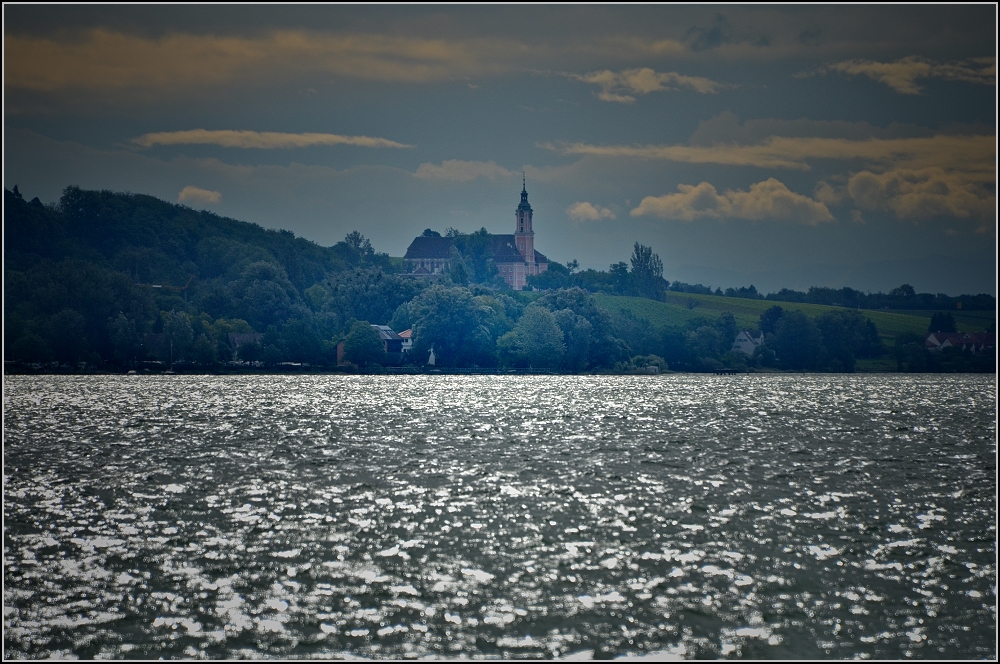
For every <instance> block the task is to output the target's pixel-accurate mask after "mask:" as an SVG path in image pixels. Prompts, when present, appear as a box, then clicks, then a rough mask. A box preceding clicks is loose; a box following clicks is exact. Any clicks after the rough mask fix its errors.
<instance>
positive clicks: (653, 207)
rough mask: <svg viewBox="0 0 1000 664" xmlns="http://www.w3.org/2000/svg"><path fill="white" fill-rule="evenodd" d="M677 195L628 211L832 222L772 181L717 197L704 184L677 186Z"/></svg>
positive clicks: (825, 212)
mask: <svg viewBox="0 0 1000 664" xmlns="http://www.w3.org/2000/svg"><path fill="white" fill-rule="evenodd" d="M677 189H678V191H679V193H676V194H666V195H664V196H647V197H645V198H643V199H642V202H641V203H639V206H638V207H637V208H635V209H634V210H632V212H631V215H632V216H633V217H639V216H644V215H652V216H655V217H660V218H662V219H679V220H681V221H694V220H696V219H748V220H751V221H764V220H769V221H788V222H794V223H800V224H808V225H813V226H814V225H816V224H818V223H820V222H826V221H833V215H832V214H830V210H829V209H827V207H826V205H824V204H823V203H821V202H819V201H815V200H813V199H811V198H809V197H808V196H803V195H801V194H796V193H795V192H793V191H790V190H789V189H788V187H786V186H785V185H784V184H783V183H781V182H779V181H778V180H776V179H774V178H768V179H767V180H765V181H763V182H758V183H756V184H754V185H751V187H750V190H749V191H732V190H727V191H726V192H724V193H722V194H719V192H718V191H717V190H716V189H715V187H714V186H712V185H711V184H709V183H708V182H702V183H701V184H699V185H697V186H694V185H690V184H680V185H677Z"/></svg>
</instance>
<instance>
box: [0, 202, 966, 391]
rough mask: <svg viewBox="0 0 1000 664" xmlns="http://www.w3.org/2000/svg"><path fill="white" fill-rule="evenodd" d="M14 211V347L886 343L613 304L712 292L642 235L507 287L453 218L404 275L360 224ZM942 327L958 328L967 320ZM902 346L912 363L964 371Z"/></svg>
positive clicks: (486, 350)
mask: <svg viewBox="0 0 1000 664" xmlns="http://www.w3.org/2000/svg"><path fill="white" fill-rule="evenodd" d="M4 220H5V231H6V232H5V245H4V279H5V309H4V326H5V328H4V329H5V348H4V355H5V359H7V360H13V361H16V362H21V363H51V362H56V363H59V364H61V365H64V366H67V365H68V366H69V367H72V366H75V365H76V364H78V363H80V362H86V363H87V364H89V365H91V366H92V367H96V368H106V369H112V370H123V369H126V368H131V367H139V366H140V364H141V363H142V362H150V361H158V362H162V363H163V364H164V365H166V364H178V363H180V364H182V365H185V366H187V367H191V368H193V369H195V370H213V369H217V368H219V367H220V366H222V364H223V363H225V362H227V361H230V360H232V359H233V358H234V357H235V358H238V359H239V360H242V361H244V362H252V363H262V364H264V365H276V364H279V363H286V362H292V363H308V364H310V365H320V366H327V367H332V366H334V365H335V364H336V362H337V344H338V342H339V341H341V340H343V341H344V347H343V352H344V354H345V357H346V359H347V360H349V361H351V362H353V363H355V364H357V365H358V366H367V367H371V366H374V365H386V364H394V363H399V362H402V361H409V362H411V363H415V364H424V363H425V362H426V361H427V358H428V356H429V355H430V352H431V350H432V349H433V351H434V354H435V357H436V362H437V364H438V365H439V366H446V367H513V368H535V369H552V370H560V371H569V372H582V371H632V370H636V371H644V370H646V368H647V367H649V366H656V367H658V368H659V369H660V370H665V369H667V368H670V369H673V370H681V371H711V370H714V369H721V368H736V369H740V368H748V367H761V368H766V367H774V368H778V369H788V370H833V371H853V370H854V368H855V363H856V360H857V359H859V358H870V357H876V356H878V355H880V354H882V353H884V352H885V351H884V349H883V348H882V345H881V342H880V341H879V338H878V333H877V330H876V329H875V326H874V325H873V324H872V322H871V321H870V320H868V319H867V318H865V317H864V316H863V314H862V313H860V312H858V311H857V310H850V309H844V310H838V311H833V312H829V313H826V314H823V315H821V316H819V317H816V318H809V317H807V316H805V315H804V314H802V313H800V312H795V311H788V312H786V311H783V310H782V309H781V307H778V306H775V307H772V308H771V309H769V310H768V311H766V312H765V313H764V314H763V315H762V316H761V319H760V321H759V330H760V331H761V332H762V333H763V334H764V343H763V344H762V345H761V346H760V348H758V349H757V351H756V352H755V353H754V354H753V355H752V356H747V355H744V354H742V353H740V352H738V351H733V350H732V345H733V340H734V339H735V337H736V335H737V334H738V332H739V330H738V328H737V325H736V321H735V318H734V317H733V315H732V314H729V313H724V314H722V315H720V316H718V317H717V318H714V319H711V318H696V319H694V320H692V321H691V322H690V323H687V324H685V325H677V326H671V325H666V326H654V325H651V324H650V323H649V321H646V320H643V319H637V318H635V317H633V316H632V315H631V314H629V313H627V312H625V311H622V312H615V313H614V314H612V313H611V312H608V311H606V310H605V309H603V308H601V307H600V306H598V304H597V302H596V300H595V298H594V296H593V292H594V291H605V292H612V293H619V294H630V295H637V296H643V297H649V298H654V299H655V298H660V297H662V295H663V293H664V292H666V291H667V290H675V291H678V290H686V291H687V292H700V291H698V289H700V288H703V287H700V286H690V285H688V284H680V283H678V282H674V283H673V284H670V283H668V282H667V281H666V280H665V279H664V278H663V264H662V261H660V259H659V257H658V256H657V255H656V254H655V253H653V251H652V249H651V248H649V247H646V246H644V245H641V244H639V243H636V244H635V246H634V251H633V254H632V257H631V260H630V262H629V263H625V262H621V263H617V264H615V265H612V266H611V269H610V270H609V271H607V272H598V271H594V270H585V271H578V266H577V264H576V262H575V261H573V262H571V263H570V264H569V265H566V266H563V265H560V264H558V263H552V264H551V266H552V267H550V270H549V272H547V273H545V274H543V275H539V277H537V278H533V280H532V283H534V284H535V286H537V287H542V286H545V285H548V286H549V288H548V289H547V290H546V291H545V292H543V293H541V294H538V293H515V292H512V291H510V290H508V289H506V287H505V284H504V283H503V281H502V279H500V278H499V277H498V275H497V273H496V266H495V265H494V264H493V262H492V253H491V251H492V250H491V247H490V238H489V234H488V233H487V232H486V231H485V229H482V230H480V231H477V232H476V233H471V234H461V233H457V232H455V231H453V230H451V229H449V230H448V231H447V232H448V234H449V235H450V236H452V237H454V238H455V244H454V246H455V255H454V256H453V269H452V270H451V271H450V272H449V273H448V274H446V275H444V278H442V279H437V280H426V279H416V278H412V277H408V276H406V275H403V274H401V273H400V267H401V266H400V265H398V264H397V263H396V262H394V261H393V260H392V259H390V258H389V257H388V256H387V255H386V254H381V253H378V252H376V251H375V250H374V248H373V247H372V246H371V243H370V242H369V241H368V240H367V239H365V238H364V237H363V236H362V235H361V234H360V233H357V232H353V233H351V234H349V235H348V236H347V237H346V238H345V239H344V240H343V241H341V242H338V243H337V244H335V245H334V246H332V247H321V246H319V245H316V244H314V243H312V242H309V241H307V240H304V239H302V238H296V237H295V236H294V235H293V234H291V233H289V232H287V231H271V230H265V229H263V228H261V227H260V226H257V225H254V224H248V223H245V222H239V221H235V220H232V219H225V218H222V217H219V216H217V215H214V214H212V213H209V212H202V211H195V210H192V209H190V208H187V207H184V206H180V205H171V204H169V203H165V202H163V201H160V200H157V199H155V198H152V197H150V196H141V195H133V194H120V193H112V192H107V191H83V190H80V189H79V188H76V187H70V188H67V189H66V190H65V192H64V194H63V196H62V198H61V199H60V200H59V202H58V203H57V204H55V205H52V206H46V205H42V204H41V203H40V202H39V201H38V199H37V198H36V199H34V200H32V201H30V202H29V201H25V200H24V199H23V197H22V196H21V195H20V193H19V192H17V191H16V188H15V191H5V193H4ZM425 233H431V234H433V233H434V232H433V231H430V230H428V231H426V232H425ZM546 275H548V276H546ZM706 290H707V289H706ZM751 290H752V288H751ZM754 292H755V291H754ZM371 323H376V324H388V325H389V326H390V327H392V328H393V329H395V330H397V331H399V330H405V329H411V330H412V340H413V351H412V353H410V355H409V356H408V359H406V360H404V359H403V358H401V357H399V356H398V355H396V356H391V355H387V354H386V353H385V350H384V347H383V345H382V342H381V341H380V340H379V339H378V336H377V334H376V333H375V332H374V330H373V329H372V327H371ZM933 325H937V326H938V327H939V328H940V329H942V330H945V329H953V328H954V320H953V319H951V320H949V319H948V318H945V317H940V318H935V321H934V323H932V326H933ZM900 348H902V350H899V349H897V356H898V357H900V358H902V359H901V360H900V363H901V364H900V366H901V367H904V365H905V367H904V368H908V367H917V366H925V367H926V366H931V367H932V368H933V367H935V366H937V367H939V368H942V370H947V369H948V368H949V367H954V366H958V365H956V364H955V362H952V363H951V364H948V363H947V362H945V363H944V364H941V362H940V361H939V360H936V359H933V358H932V359H931V360H928V359H927V358H926V357H924V356H923V355H921V356H920V358H922V359H919V361H918V359H914V358H916V355H915V354H914V353H912V352H910V351H911V350H912V349H911V348H910V347H908V346H905V345H904V346H901V347H900ZM911 356H912V357H911ZM921 362H922V364H921ZM934 362H937V364H934ZM963 366H964V365H963ZM970 366H971V365H970ZM977 366H978V365H977Z"/></svg>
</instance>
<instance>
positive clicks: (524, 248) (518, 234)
mask: <svg viewBox="0 0 1000 664" xmlns="http://www.w3.org/2000/svg"><path fill="white" fill-rule="evenodd" d="M514 214H515V216H516V218H517V225H516V226H515V228H514V241H515V243H516V244H517V250H518V252H519V253H520V254H521V256H523V257H524V260H525V262H527V263H534V262H535V231H534V230H532V228H531V216H532V210H531V205H530V204H529V203H528V186H527V180H526V179H525V177H524V172H523V171H522V173H521V202H520V204H518V206H517V210H516V211H515V213H514Z"/></svg>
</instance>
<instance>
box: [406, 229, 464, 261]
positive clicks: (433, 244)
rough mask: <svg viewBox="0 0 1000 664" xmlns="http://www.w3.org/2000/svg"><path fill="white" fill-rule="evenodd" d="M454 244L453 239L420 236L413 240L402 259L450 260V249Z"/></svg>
mask: <svg viewBox="0 0 1000 664" xmlns="http://www.w3.org/2000/svg"><path fill="white" fill-rule="evenodd" d="M454 244H455V239H454V238H450V237H425V236H423V235H421V236H420V237H415V238H413V242H411V243H410V248H409V249H407V250H406V255H405V256H403V258H445V259H447V258H451V247H452V246H453V245H454Z"/></svg>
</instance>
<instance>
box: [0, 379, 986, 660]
mask: <svg viewBox="0 0 1000 664" xmlns="http://www.w3.org/2000/svg"><path fill="white" fill-rule="evenodd" d="M996 390H997V385H996V377H995V376H969V375H964V376H941V375H934V376H928V375H905V376H904V375H753V376H723V377H717V376H705V375H667V376H631V377H630V376H615V377H605V376H581V377H570V376H546V377H541V376H523V377H506V376H505V377H498V376H437V377H427V376H409V377H380V376H294V377H290V376H242V377H235V376H229V377H204V376H201V377H194V376H157V377H145V376H132V377H125V376H121V377H108V376H101V377H70V376H49V377H5V378H4V409H5V416H4V431H5V445H4V464H5V465H4V518H5V523H4V526H5V527H4V625H5V629H4V655H5V657H6V658H29V657H30V658H38V657H48V656H56V657H72V656H77V657H81V658H92V657H118V658H157V657H165V658H171V657H238V658H257V657H282V658H295V657H365V658H376V659H378V658H391V659H406V658H415V657H435V658H458V657H472V658H501V657H504V658H549V657H558V658H571V659H590V658H597V659H606V658H614V657H623V656H630V657H643V656H647V655H652V656H656V657H658V658H662V657H667V658H678V659H680V658H688V659H689V658H696V657H697V658H704V657H709V658H714V657H729V658H738V657H744V658H791V657H798V658H820V659H821V658H901V657H914V658H968V659H975V658H995V657H996V656H997V652H996V605H997V599H996V564H995V563H996V549H995V547H996V539H997V533H996V518H997V514H996V490H997V485H996V425H995V416H996Z"/></svg>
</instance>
